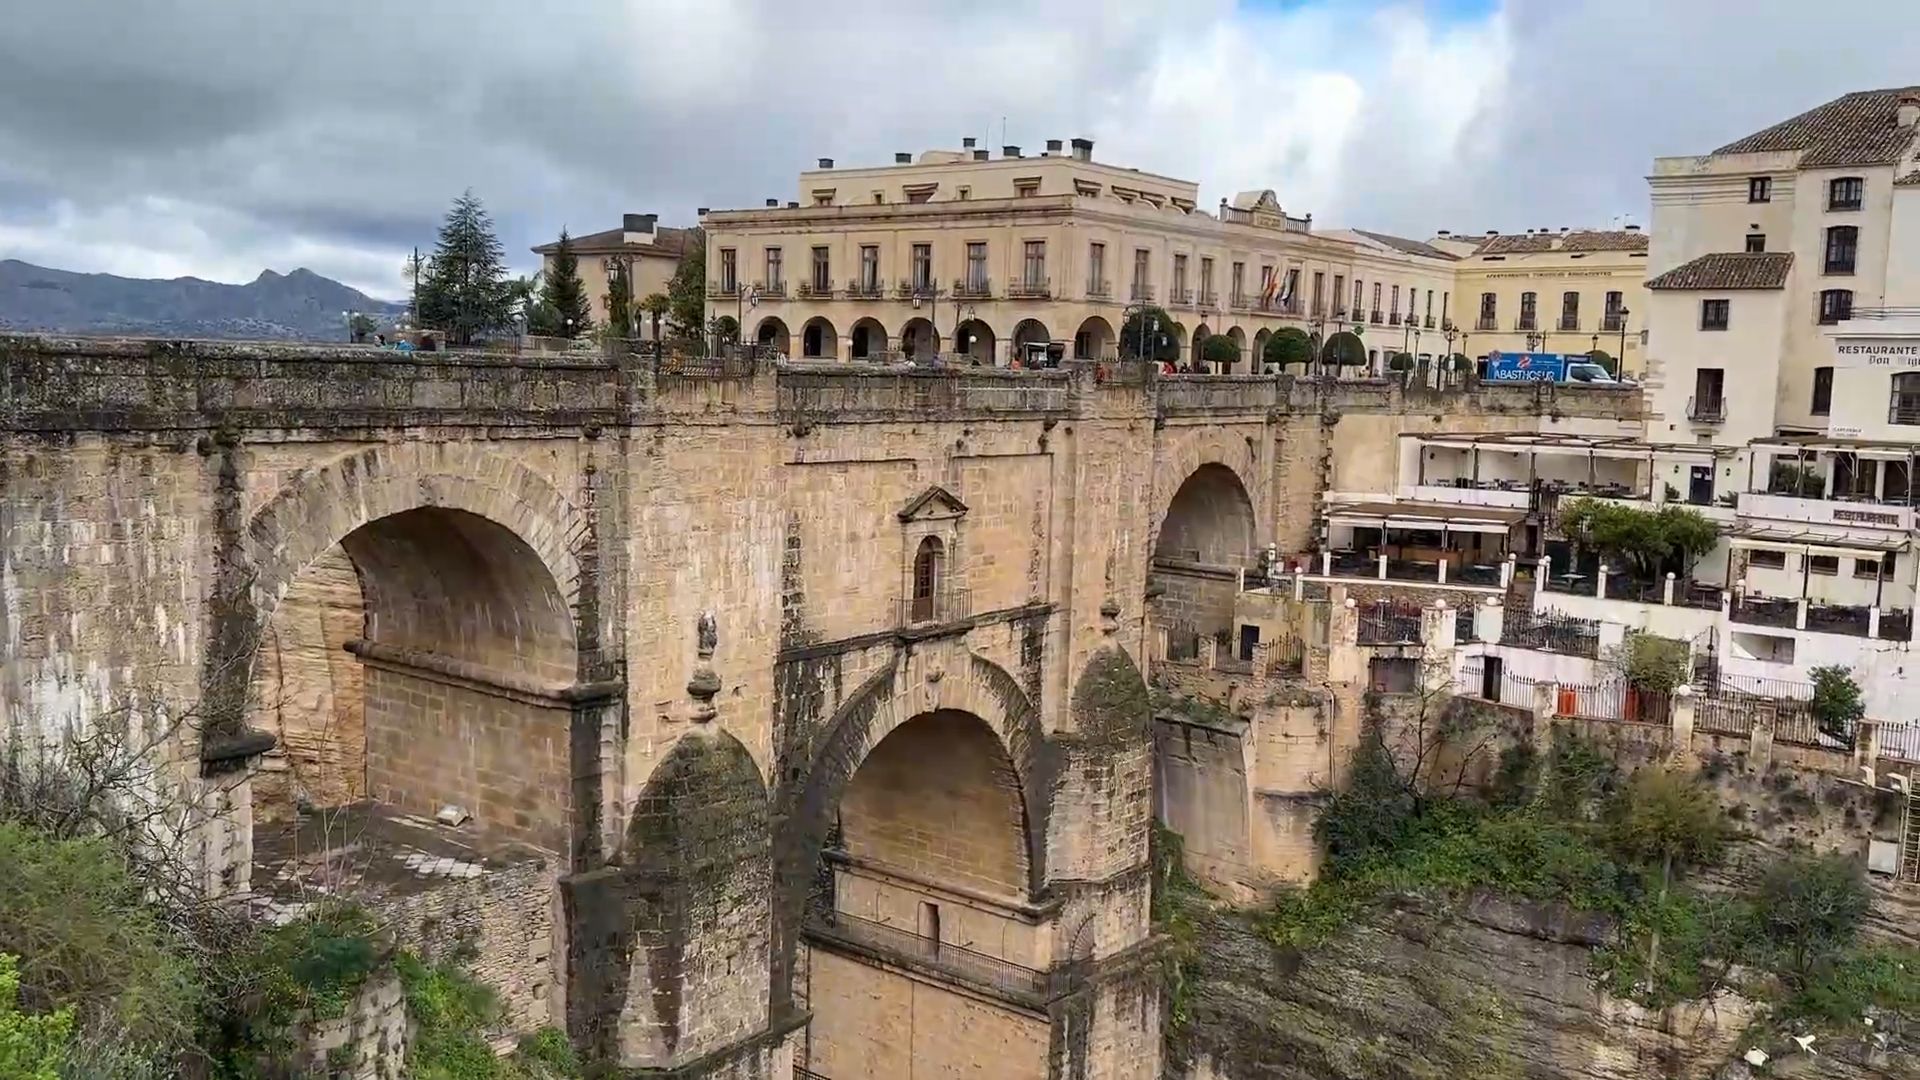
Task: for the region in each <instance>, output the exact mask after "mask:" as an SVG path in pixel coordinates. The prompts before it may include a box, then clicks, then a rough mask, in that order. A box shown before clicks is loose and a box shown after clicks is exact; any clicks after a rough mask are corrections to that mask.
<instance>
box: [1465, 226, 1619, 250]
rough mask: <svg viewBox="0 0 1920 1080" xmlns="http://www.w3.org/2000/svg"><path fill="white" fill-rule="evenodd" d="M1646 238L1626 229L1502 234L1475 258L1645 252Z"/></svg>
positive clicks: (1485, 243)
mask: <svg viewBox="0 0 1920 1080" xmlns="http://www.w3.org/2000/svg"><path fill="white" fill-rule="evenodd" d="M1645 250H1647V234H1646V233H1643V232H1639V231H1637V230H1627V229H1580V230H1577V231H1574V232H1566V233H1557V234H1556V233H1517V234H1516V233H1501V234H1500V235H1498V236H1489V237H1487V238H1486V239H1484V240H1482V241H1480V246H1479V247H1477V248H1474V249H1473V253H1474V254H1475V255H1527V254H1538V253H1540V252H1543V251H1645Z"/></svg>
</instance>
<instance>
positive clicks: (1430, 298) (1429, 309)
mask: <svg viewBox="0 0 1920 1080" xmlns="http://www.w3.org/2000/svg"><path fill="white" fill-rule="evenodd" d="M1427 318H1429V319H1431V318H1433V290H1432V289H1428V290H1427Z"/></svg>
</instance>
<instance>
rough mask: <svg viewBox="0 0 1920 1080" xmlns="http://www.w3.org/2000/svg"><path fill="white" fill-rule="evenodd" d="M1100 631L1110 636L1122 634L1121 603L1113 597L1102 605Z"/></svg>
mask: <svg viewBox="0 0 1920 1080" xmlns="http://www.w3.org/2000/svg"><path fill="white" fill-rule="evenodd" d="M1100 629H1101V630H1102V631H1103V632H1105V633H1108V634H1117V633H1119V632H1120V601H1118V600H1115V599H1114V598H1112V597H1111V596H1109V597H1108V598H1107V599H1106V601H1105V602H1104V603H1102V604H1101V605H1100Z"/></svg>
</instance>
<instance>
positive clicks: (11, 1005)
mask: <svg viewBox="0 0 1920 1080" xmlns="http://www.w3.org/2000/svg"><path fill="white" fill-rule="evenodd" d="M19 1001H20V972H19V969H18V967H17V958H15V957H14V956H12V955H10V954H7V953H0V1076H4V1077H6V1078H7V1080H60V1075H61V1067H62V1066H63V1065H65V1064H66V1061H67V1044H68V1042H69V1041H70V1040H71V1039H72V1038H73V1008H72V1007H71V1006H68V1007H66V1008H60V1009H55V1010H54V1011H52V1012H50V1013H44V1014H42V1015H39V1016H30V1015H28V1014H26V1013H23V1012H21V1011H20V1006H19Z"/></svg>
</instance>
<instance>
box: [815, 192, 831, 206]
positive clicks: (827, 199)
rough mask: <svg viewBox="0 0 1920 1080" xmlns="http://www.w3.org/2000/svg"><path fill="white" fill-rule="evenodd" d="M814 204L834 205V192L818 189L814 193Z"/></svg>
mask: <svg viewBox="0 0 1920 1080" xmlns="http://www.w3.org/2000/svg"><path fill="white" fill-rule="evenodd" d="M813 205H815V206H832V205H833V192H831V191H816V192H814V193H813Z"/></svg>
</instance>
